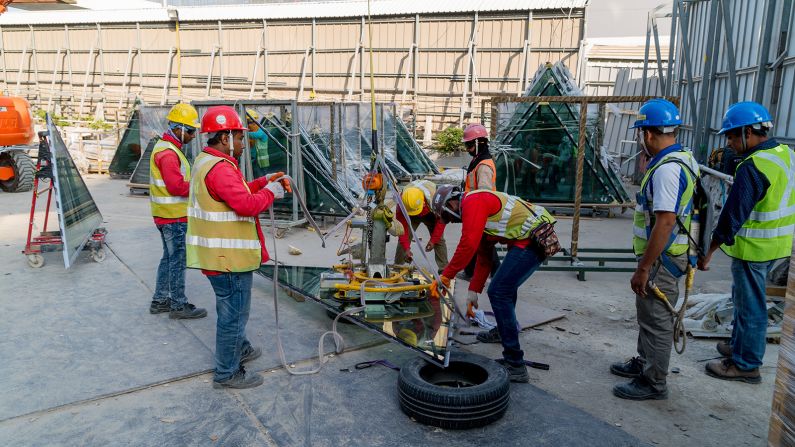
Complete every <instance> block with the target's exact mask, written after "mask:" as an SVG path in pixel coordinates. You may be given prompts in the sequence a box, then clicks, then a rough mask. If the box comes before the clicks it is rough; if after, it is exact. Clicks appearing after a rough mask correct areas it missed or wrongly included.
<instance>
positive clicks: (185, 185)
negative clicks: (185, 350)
mask: <svg viewBox="0 0 795 447" xmlns="http://www.w3.org/2000/svg"><path fill="white" fill-rule="evenodd" d="M166 119H167V120H168V129H167V130H166V132H165V133H164V134H163V136H162V137H161V138H160V139H159V140H158V141H157V143H156V144H155V146H154V148H153V149H152V155H151V157H150V158H149V207H150V209H151V211H152V217H153V218H154V219H155V226H157V230H158V231H159V232H160V240H161V242H162V243H163V256H162V257H161V258H160V264H159V265H158V266H157V281H156V282H155V294H154V296H153V297H152V303H151V304H150V305H149V313H153V314H159V313H162V312H169V314H168V316H169V318H173V319H183V318H184V319H191V318H203V317H206V316H207V311H206V310H205V309H202V308H197V307H196V306H194V305H193V304H191V303H189V302H188V299H187V297H185V232H186V231H187V227H188V191H189V190H190V163H188V159H187V158H185V154H184V153H183V152H182V150H183V149H182V148H183V146H184V145H187V144H188V143H190V142H191V141H192V140H193V138H194V137H195V135H196V129H198V127H199V113H198V112H196V109H194V108H193V106H191V105H190V104H184V103H179V104H177V105H175V106H174V107H172V108H171V110H170V111H169V112H168V115H167V116H166Z"/></svg>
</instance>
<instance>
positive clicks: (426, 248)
mask: <svg viewBox="0 0 795 447" xmlns="http://www.w3.org/2000/svg"><path fill="white" fill-rule="evenodd" d="M433 245H434V243H433V242H431V241H428V243H427V244H425V251H431V250H433Z"/></svg>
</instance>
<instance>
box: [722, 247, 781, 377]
mask: <svg viewBox="0 0 795 447" xmlns="http://www.w3.org/2000/svg"><path fill="white" fill-rule="evenodd" d="M772 265H773V262H772V261H768V262H748V261H741V260H739V259H734V260H732V267H731V270H732V279H733V280H734V306H735V313H734V315H735V320H734V327H735V328H736V335H735V339H734V346H733V347H732V360H734V363H735V364H736V365H737V368H739V369H740V370H742V371H749V370H752V369H756V368H758V367H760V366H762V358H763V357H764V355H765V342H766V340H765V338H766V336H767V303H766V301H767V298H766V290H765V278H766V277H767V273H768V271H769V270H770V267H771V266H772Z"/></svg>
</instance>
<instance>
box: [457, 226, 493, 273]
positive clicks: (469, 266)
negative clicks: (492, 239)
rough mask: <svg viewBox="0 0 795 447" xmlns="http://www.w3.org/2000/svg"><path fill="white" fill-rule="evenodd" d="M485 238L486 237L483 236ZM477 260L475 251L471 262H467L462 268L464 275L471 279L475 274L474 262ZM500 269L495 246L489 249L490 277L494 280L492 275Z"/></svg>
mask: <svg viewBox="0 0 795 447" xmlns="http://www.w3.org/2000/svg"><path fill="white" fill-rule="evenodd" d="M483 237H486V236H483ZM477 260H478V252H477V251H475V255H474V256H472V260H471V261H469V264H467V266H466V267H465V268H464V273H465V274H466V275H467V276H469V277H472V275H474V274H475V262H476V261H477ZM499 268H500V256H499V255H498V254H497V245H496V244H495V245H494V247H492V248H491V277H492V278H494V274H495V273H497V269H499Z"/></svg>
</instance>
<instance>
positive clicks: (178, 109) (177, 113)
mask: <svg viewBox="0 0 795 447" xmlns="http://www.w3.org/2000/svg"><path fill="white" fill-rule="evenodd" d="M166 119H167V120H169V121H170V122H172V123H177V124H184V125H186V126H190V127H193V128H194V129H198V128H199V127H201V124H199V112H197V111H196V109H195V108H194V107H193V106H192V105H190V104H186V103H184V102H181V103H179V104H176V105H174V107H172V108H171V110H169V111H168V115H166Z"/></svg>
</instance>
